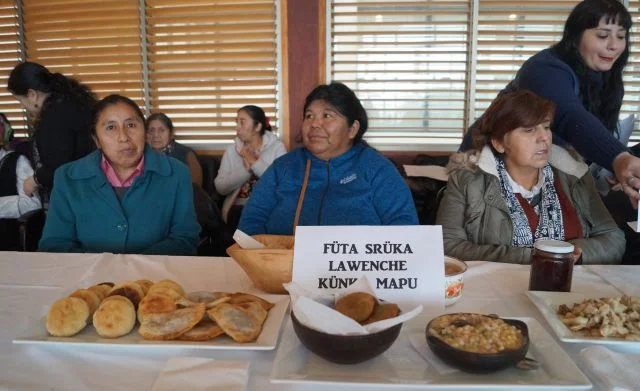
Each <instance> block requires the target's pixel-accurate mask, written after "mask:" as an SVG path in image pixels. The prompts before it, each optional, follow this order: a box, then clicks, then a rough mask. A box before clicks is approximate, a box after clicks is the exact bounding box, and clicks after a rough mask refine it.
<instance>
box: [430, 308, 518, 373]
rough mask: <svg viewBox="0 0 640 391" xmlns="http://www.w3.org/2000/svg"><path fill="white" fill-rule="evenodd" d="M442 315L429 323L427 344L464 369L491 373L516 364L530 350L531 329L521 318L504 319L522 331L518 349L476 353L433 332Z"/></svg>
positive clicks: (444, 359) (438, 353) (437, 354)
mask: <svg viewBox="0 0 640 391" xmlns="http://www.w3.org/2000/svg"><path fill="white" fill-rule="evenodd" d="M450 315H453V314H450ZM468 315H470V314H468ZM442 316H446V315H442ZM484 316H487V315H484ZM440 317H441V316H439V317H436V318H434V319H432V320H431V321H430V322H429V324H427V329H426V336H427V344H428V345H429V348H431V350H432V351H433V353H434V354H435V355H436V356H438V357H440V359H442V360H443V361H445V362H446V363H448V364H450V365H452V366H455V367H456V368H459V369H461V370H463V371H466V372H474V373H489V372H495V371H499V370H501V369H505V368H508V367H511V366H515V365H516V364H517V363H518V362H520V361H522V360H523V359H524V358H525V356H526V354H527V351H528V350H529V329H528V328H527V324H526V323H524V322H522V321H520V320H513V319H503V320H504V321H505V323H507V324H510V325H512V326H515V327H517V328H518V329H519V330H520V332H521V333H522V336H523V340H522V344H521V345H520V346H519V347H518V348H517V349H512V350H504V351H502V352H499V353H474V352H468V351H464V350H460V349H457V348H455V347H453V346H451V345H449V344H447V343H446V342H445V341H443V340H442V339H440V338H438V337H436V336H435V335H434V334H433V333H432V330H431V325H432V323H433V322H434V321H435V320H436V319H438V318H440Z"/></svg>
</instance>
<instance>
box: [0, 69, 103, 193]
mask: <svg viewBox="0 0 640 391" xmlns="http://www.w3.org/2000/svg"><path fill="white" fill-rule="evenodd" d="M7 88H8V89H9V91H10V92H11V94H13V96H15V97H16V99H17V100H18V101H19V102H20V103H21V104H22V106H23V107H24V108H25V110H27V114H28V115H29V117H30V119H31V122H32V124H33V130H34V133H33V160H34V166H35V173H34V175H33V176H30V177H29V178H27V179H26V180H25V182H24V192H25V194H26V195H27V196H31V195H32V194H33V192H34V191H35V190H36V188H40V189H39V193H40V196H41V197H42V198H43V202H47V201H48V195H49V192H50V191H51V189H52V188H53V174H54V172H55V170H56V169H57V168H58V167H60V166H61V165H63V164H64V163H68V162H71V161H74V160H77V159H79V158H81V157H83V156H85V155H87V154H88V153H89V152H91V151H92V150H93V149H94V144H93V141H92V139H91V135H90V129H91V123H92V114H91V110H92V108H93V106H94V105H95V103H96V102H97V100H96V97H95V95H94V94H93V92H91V90H90V89H89V87H87V86H85V85H83V84H80V83H79V82H78V81H76V80H74V79H72V78H69V77H66V76H64V75H62V74H60V73H51V72H49V70H48V69H47V68H45V67H44V66H42V65H40V64H37V63H34V62H23V63H21V64H18V65H17V66H16V67H15V68H13V70H12V71H11V74H10V75H9V81H8V83H7Z"/></svg>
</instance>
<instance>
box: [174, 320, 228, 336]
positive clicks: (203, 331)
mask: <svg viewBox="0 0 640 391" xmlns="http://www.w3.org/2000/svg"><path fill="white" fill-rule="evenodd" d="M222 334H224V330H222V328H221V327H220V326H218V324H217V323H216V322H214V321H212V320H211V319H209V317H208V316H205V317H204V318H203V319H202V320H201V321H200V322H199V323H198V324H197V325H195V326H194V327H193V328H192V329H191V330H189V331H187V332H186V333H184V334H182V335H181V336H180V337H178V339H179V340H181V341H208V340H210V339H213V338H215V337H217V336H219V335H222Z"/></svg>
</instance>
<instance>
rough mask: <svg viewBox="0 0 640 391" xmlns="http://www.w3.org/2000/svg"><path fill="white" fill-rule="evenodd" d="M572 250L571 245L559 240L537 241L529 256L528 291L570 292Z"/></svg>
mask: <svg viewBox="0 0 640 391" xmlns="http://www.w3.org/2000/svg"><path fill="white" fill-rule="evenodd" d="M573 250H574V246H573V244H571V243H567V242H563V241H561V240H547V239H543V240H537V241H536V242H535V244H534V245H533V254H532V255H531V274H530V276H529V290H530V291H555V292H570V291H571V278H572V276H573V260H574V256H573Z"/></svg>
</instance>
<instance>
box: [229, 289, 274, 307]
mask: <svg viewBox="0 0 640 391" xmlns="http://www.w3.org/2000/svg"><path fill="white" fill-rule="evenodd" d="M230 296H231V300H229V304H241V303H247V302H251V301H253V302H256V303H259V304H260V306H262V308H264V309H265V310H266V311H269V310H270V309H271V308H273V306H274V305H275V304H273V303H270V302H268V301H266V300H265V299H263V298H262V297H258V296H254V295H251V294H249V293H239V292H237V293H232V294H231V295H230Z"/></svg>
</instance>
